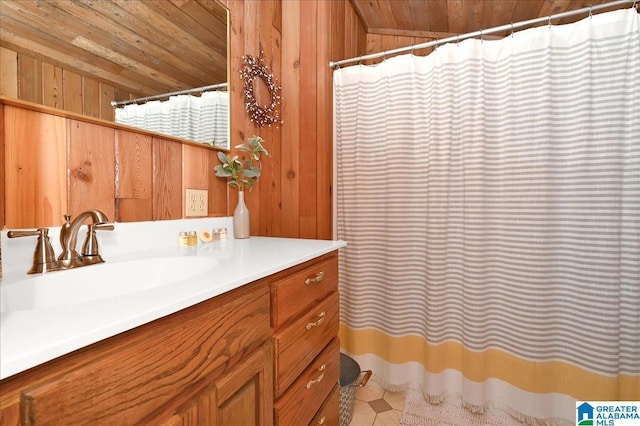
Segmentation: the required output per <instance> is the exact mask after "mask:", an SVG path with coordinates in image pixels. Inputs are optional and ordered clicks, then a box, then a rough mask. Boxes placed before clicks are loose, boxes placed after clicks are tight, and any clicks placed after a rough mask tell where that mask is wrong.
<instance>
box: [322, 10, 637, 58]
mask: <svg viewBox="0 0 640 426" xmlns="http://www.w3.org/2000/svg"><path fill="white" fill-rule="evenodd" d="M631 3H633V7H635V6H636V4H637V3H638V0H616V1H612V2H609V3H603V4H599V5H596V6H590V7H583V8H582V9H576V10H571V11H569V12H563V13H558V14H556V15H549V16H543V17H541V18H535V19H530V20H528V21H520V22H516V23H511V24H507V25H501V26H499V27H494V28H489V29H486V30H480V31H474V32H471V33H466V34H460V35H457V36H452V37H447V38H442V39H439V40H433V41H429V42H425V43H420V44H414V45H413V46H406V47H399V48H397V49H391V50H386V51H384V52H379V53H371V54H369V55H363V56H358V57H355V58H350V59H342V60H340V61H329V67H331V68H336V67H340V65H345V64H351V63H354V62H362V61H365V60H367V59H377V58H383V57H385V56H387V55H395V54H397V53H405V52H411V51H413V50H416V49H424V48H425V47H433V46H438V45H441V44H445V43H451V42H454V41H455V42H458V41H461V40H464V39H467V38H473V37H478V36H480V37H481V38H482V36H483V35H488V34H494V33H498V32H501V31H505V30H509V29H510V30H511V31H512V32H513V30H515V29H516V28H522V27H526V26H529V25H533V24H539V23H540V22H547V21H548V22H549V25H551V21H552V20H554V19H562V18H567V17H569V16H574V15H579V14H581V13H587V12H588V13H589V14H590V15H591V13H592V12H594V11H596V10H600V9H605V8H608V7H615V6H621V5H624V4H631Z"/></svg>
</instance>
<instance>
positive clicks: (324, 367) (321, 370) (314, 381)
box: [307, 364, 327, 389]
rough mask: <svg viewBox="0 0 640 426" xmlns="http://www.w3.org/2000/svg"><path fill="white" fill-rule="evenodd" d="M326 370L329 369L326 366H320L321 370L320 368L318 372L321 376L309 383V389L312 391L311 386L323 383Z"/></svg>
mask: <svg viewBox="0 0 640 426" xmlns="http://www.w3.org/2000/svg"><path fill="white" fill-rule="evenodd" d="M326 368H327V365H326V364H322V365H321V366H320V368H318V371H319V372H320V375H319V376H318V378H317V379H313V380H309V383H307V389H311V386H312V385H313V384H314V383H320V382H321V381H322V379H324V370H326Z"/></svg>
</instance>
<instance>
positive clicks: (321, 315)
mask: <svg viewBox="0 0 640 426" xmlns="http://www.w3.org/2000/svg"><path fill="white" fill-rule="evenodd" d="M326 316H327V313H326V312H325V311H322V312H320V315H318V320H317V321H316V322H310V323H308V324H307V326H306V328H307V331H309V330H311V329H312V328H313V327H317V326H319V325H320V324H322V323H323V322H324V317H326Z"/></svg>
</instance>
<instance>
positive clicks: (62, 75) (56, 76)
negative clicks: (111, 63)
mask: <svg viewBox="0 0 640 426" xmlns="http://www.w3.org/2000/svg"><path fill="white" fill-rule="evenodd" d="M0 53H1V54H2V55H1V56H0V77H2V78H1V79H0V94H1V95H5V96H7V97H10V98H16V99H20V100H24V101H29V102H34V103H37V104H41V105H46V106H49V107H53V108H58V109H61V110H64V111H70V112H75V113H78V114H83V115H87V116H89V117H95V118H101V119H103V120H107V121H114V112H113V107H112V106H111V101H113V100H115V99H116V98H118V100H123V99H133V98H136V97H139V96H140V94H138V93H131V92H127V91H126V90H124V89H119V90H116V89H115V88H114V86H113V85H110V84H107V83H104V82H101V81H100V80H99V79H97V78H93V77H92V76H87V75H80V74H77V73H75V72H73V71H71V70H67V69H64V68H61V67H59V66H56V65H53V64H51V63H47V62H42V61H41V60H39V59H35V58H33V57H30V56H29V55H27V54H25V53H17V52H15V51H13V50H10V49H5V48H1V49H0Z"/></svg>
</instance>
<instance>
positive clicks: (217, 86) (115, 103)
mask: <svg viewBox="0 0 640 426" xmlns="http://www.w3.org/2000/svg"><path fill="white" fill-rule="evenodd" d="M227 86H228V83H219V84H212V85H210V86H202V87H196V88H195V89H185V90H179V91H177V92H169V93H162V94H160V95H154V96H144V97H142V98H136V99H128V100H126V101H111V106H112V107H116V108H117V107H121V106H125V105H129V104H133V103H136V102H142V101H144V102H147V101H153V100H156V99H162V98H166V97H168V96H174V95H188V94H189V93H197V92H206V91H208V90H216V89H224V88H226V87H227Z"/></svg>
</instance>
